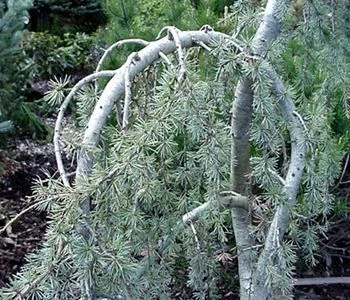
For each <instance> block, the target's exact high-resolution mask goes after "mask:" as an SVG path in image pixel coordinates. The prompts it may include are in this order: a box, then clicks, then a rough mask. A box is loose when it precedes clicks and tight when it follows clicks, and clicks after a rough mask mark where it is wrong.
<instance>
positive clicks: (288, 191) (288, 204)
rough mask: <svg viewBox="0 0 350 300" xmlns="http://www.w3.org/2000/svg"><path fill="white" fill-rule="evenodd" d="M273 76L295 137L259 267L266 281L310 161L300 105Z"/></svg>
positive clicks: (274, 91) (290, 130)
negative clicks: (306, 165)
mask: <svg viewBox="0 0 350 300" xmlns="http://www.w3.org/2000/svg"><path fill="white" fill-rule="evenodd" d="M269 77H270V79H271V81H272V87H271V91H272V93H273V95H274V96H275V97H276V98H277V99H279V101H278V105H279V108H280V110H281V114H282V116H283V117H284V118H285V120H286V121H287V122H288V129H289V133H290V138H291V158H290V164H289V169H288V172H287V175H286V178H285V185H284V188H283V195H284V199H283V201H282V202H281V203H280V204H279V205H278V207H277V210H276V212H275V214H274V217H273V220H272V223H271V225H270V228H269V230H268V233H267V236H266V240H265V246H264V249H263V251H262V252H261V254H260V257H259V260H258V268H257V271H256V274H257V281H259V282H261V284H263V282H262V280H263V278H262V277H263V275H264V268H265V266H266V263H268V261H269V260H270V257H271V255H272V254H273V253H274V252H275V251H276V249H277V248H276V247H277V246H278V245H279V243H280V242H281V240H282V238H283V236H284V234H285V232H286V230H287V228H288V226H289V219H290V214H291V210H292V209H293V207H294V206H295V202H296V197H297V194H298V190H299V186H300V183H301V177H302V173H303V169H304V166H305V160H306V145H305V142H304V141H305V136H304V135H305V133H304V132H305V131H304V126H305V124H304V122H302V121H301V120H300V119H301V116H300V115H299V114H298V113H296V108H295V105H294V103H293V100H292V98H291V97H290V95H288V93H287V90H286V88H285V86H284V85H283V83H282V81H281V79H280V78H279V77H278V76H277V74H276V73H274V72H273V71H271V72H270V73H269Z"/></svg>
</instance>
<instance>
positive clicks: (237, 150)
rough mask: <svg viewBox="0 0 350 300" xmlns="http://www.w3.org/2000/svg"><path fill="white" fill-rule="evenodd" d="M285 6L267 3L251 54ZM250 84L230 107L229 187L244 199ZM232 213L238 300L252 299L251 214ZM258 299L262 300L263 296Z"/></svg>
mask: <svg viewBox="0 0 350 300" xmlns="http://www.w3.org/2000/svg"><path fill="white" fill-rule="evenodd" d="M286 3H287V1H284V0H269V1H268V2H267V4H266V7H265V11H264V16H263V20H262V22H261V23H260V26H259V28H258V30H257V32H256V34H255V36H254V38H253V41H252V45H251V48H252V50H253V54H254V55H256V56H260V57H265V56H266V53H267V50H268V47H269V46H270V45H271V43H272V42H273V41H274V40H275V39H276V38H277V36H278V34H279V32H280V21H281V19H282V17H283V16H281V15H279V13H280V12H281V7H282V6H283V5H285V4H286ZM252 84H253V82H252V81H251V80H250V79H249V78H242V79H241V80H240V81H239V82H238V85H237V88H236V93H235V98H234V100H233V105H232V124H231V128H232V151H231V155H232V157H231V188H232V190H233V191H235V192H237V193H240V194H242V195H245V196H249V194H250V188H249V185H250V184H249V182H248V178H249V175H250V164H249V158H250V143H249V137H250V135H249V130H250V125H251V121H252V112H253V108H252V106H253V100H254V93H253V87H252ZM231 214H232V223H233V229H234V234H235V239H236V246H237V251H238V268H239V278H240V298H241V299H243V300H244V299H252V296H253V295H255V296H257V293H255V292H254V290H255V285H256V283H257V281H256V280H255V282H253V281H254V279H253V276H254V274H253V267H254V265H253V264H254V259H253V253H252V247H253V245H254V244H253V241H252V239H251V238H250V236H249V225H250V224H251V220H250V215H249V212H247V211H244V210H232V211H231ZM259 289H260V288H259ZM259 299H260V298H259ZM261 299H265V298H264V296H263V295H262V298H261Z"/></svg>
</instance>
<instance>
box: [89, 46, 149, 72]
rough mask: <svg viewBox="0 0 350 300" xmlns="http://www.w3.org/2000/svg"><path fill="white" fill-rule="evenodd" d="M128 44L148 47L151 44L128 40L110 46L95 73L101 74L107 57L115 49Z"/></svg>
mask: <svg viewBox="0 0 350 300" xmlns="http://www.w3.org/2000/svg"><path fill="white" fill-rule="evenodd" d="M126 44H137V45H141V46H144V47H146V46H148V45H149V42H147V41H145V40H142V39H127V40H122V41H119V42H117V43H115V44H113V45H112V46H109V47H108V49H107V50H106V51H105V52H104V53H103V55H102V57H101V59H100V61H99V62H98V64H97V67H96V70H95V73H97V72H99V71H100V70H101V68H102V65H103V63H104V61H105V60H106V58H107V56H108V55H109V54H110V53H111V52H112V51H113V50H114V49H115V48H120V47H122V46H123V45H126Z"/></svg>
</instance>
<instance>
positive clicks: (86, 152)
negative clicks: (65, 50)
mask: <svg viewBox="0 0 350 300" xmlns="http://www.w3.org/2000/svg"><path fill="white" fill-rule="evenodd" d="M178 36H179V40H180V43H181V46H182V47H183V48H190V47H197V45H196V44H195V43H194V42H193V40H196V41H202V42H203V43H205V44H209V43H210V42H211V41H212V40H220V39H225V40H227V41H228V40H230V36H229V35H226V34H223V33H219V32H214V31H208V32H203V31H184V32H179V33H178ZM174 51H176V45H175V43H174V41H170V40H169V39H168V38H167V37H165V38H162V39H160V40H157V41H154V42H150V43H149V45H148V46H147V47H145V48H144V49H142V50H140V51H139V52H138V55H139V57H140V60H138V61H137V62H135V63H134V64H132V65H131V66H130V68H129V75H130V80H132V79H133V78H134V77H135V76H136V75H137V74H139V73H140V72H142V71H143V70H145V69H146V68H147V67H148V66H149V65H151V64H152V63H154V62H155V61H156V60H158V59H159V53H160V52H162V53H164V54H165V55H167V54H169V53H173V52H174ZM125 68H126V65H125V64H124V65H123V66H122V67H120V68H119V69H118V70H117V71H116V74H115V75H114V77H113V78H112V79H111V80H110V81H109V83H108V84H107V85H106V88H105V89H104V91H103V93H102V95H101V97H100V98H99V100H98V102H97V104H96V106H95V109H94V111H93V112H92V114H91V117H90V120H89V122H88V127H87V129H86V131H85V134H84V138H83V142H82V149H81V151H80V153H79V159H78V167H77V178H79V177H80V176H84V175H86V174H88V173H89V172H90V170H91V167H92V162H93V154H92V151H91V149H92V148H94V147H96V146H97V144H98V142H99V139H100V134H101V131H102V127H103V126H104V124H105V122H106V119H107V117H108V115H109V114H110V112H111V110H112V108H113V105H114V103H115V101H116V100H117V99H119V98H120V97H121V96H122V95H123V94H124V92H125Z"/></svg>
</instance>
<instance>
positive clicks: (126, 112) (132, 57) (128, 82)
mask: <svg viewBox="0 0 350 300" xmlns="http://www.w3.org/2000/svg"><path fill="white" fill-rule="evenodd" d="M138 59H139V57H138V54H137V53H136V52H134V53H132V54H130V55H129V57H128V59H127V61H126V63H125V73H124V81H125V100H124V110H123V123H122V129H126V127H127V126H128V123H129V107H130V104H131V80H130V74H129V69H130V66H131V64H132V63H134V62H135V61H137V60H138Z"/></svg>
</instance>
